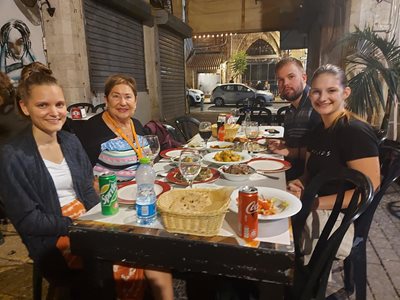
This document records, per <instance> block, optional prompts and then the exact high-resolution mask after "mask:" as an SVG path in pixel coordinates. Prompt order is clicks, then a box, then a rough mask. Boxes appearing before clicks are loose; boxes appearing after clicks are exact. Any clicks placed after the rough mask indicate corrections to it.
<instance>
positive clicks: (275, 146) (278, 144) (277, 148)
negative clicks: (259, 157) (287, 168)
mask: <svg viewBox="0 0 400 300" xmlns="http://www.w3.org/2000/svg"><path fill="white" fill-rule="evenodd" d="M268 149H269V150H270V151H271V152H273V153H275V154H280V155H283V156H288V155H289V149H288V148H286V145H285V142H284V141H282V140H275V139H271V140H268Z"/></svg>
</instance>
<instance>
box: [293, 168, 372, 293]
mask: <svg viewBox="0 0 400 300" xmlns="http://www.w3.org/2000/svg"><path fill="white" fill-rule="evenodd" d="M349 183H350V184H352V185H353V186H354V192H353V195H352V197H351V200H350V202H349V205H348V207H347V208H346V209H345V210H343V211H342V209H341V208H342V204H343V199H344V194H345V191H346V190H347V189H348V184H349ZM326 184H335V185H337V192H338V193H337V198H336V202H335V205H334V207H333V209H332V211H331V214H330V216H329V219H328V221H327V223H326V224H325V226H324V228H323V230H322V233H321V235H320V237H319V239H318V242H317V245H316V246H315V248H314V250H313V252H312V254H311V259H310V261H309V262H308V264H307V265H304V263H303V259H302V250H301V246H300V245H301V242H302V235H303V228H304V225H305V223H306V219H307V217H308V215H309V214H310V212H311V210H312V206H313V204H314V201H315V198H316V196H317V195H318V192H319V191H320V189H321V187H323V186H324V185H326ZM372 196H373V187H372V184H371V182H370V180H369V179H368V178H367V177H366V176H365V175H364V174H362V173H361V172H358V171H356V170H353V169H347V168H342V169H339V170H336V171H332V170H327V171H323V172H321V173H320V174H318V175H317V176H315V178H314V179H313V180H312V181H311V182H310V184H309V185H308V186H307V187H306V189H305V190H304V194H303V197H302V204H303V207H302V209H301V210H300V212H299V213H298V214H297V215H296V216H295V217H294V218H293V234H294V243H295V253H296V261H295V272H294V284H293V288H292V289H291V290H290V292H289V294H290V298H291V299H301V300H309V299H325V292H326V287H327V283H328V278H329V275H330V271H331V268H332V263H333V260H334V259H335V255H336V253H337V251H338V249H339V246H340V243H341V242H342V240H343V238H344V235H345V233H346V232H347V230H348V229H349V227H350V225H351V224H352V223H353V222H354V221H355V220H356V219H357V218H358V217H359V216H360V215H362V213H364V212H365V211H366V209H367V208H368V205H369V204H370V203H371V200H372ZM340 212H343V214H344V216H343V219H342V222H341V224H340V225H339V227H338V228H337V229H334V228H333V226H334V224H335V222H336V220H337V218H338V216H339V213H340Z"/></svg>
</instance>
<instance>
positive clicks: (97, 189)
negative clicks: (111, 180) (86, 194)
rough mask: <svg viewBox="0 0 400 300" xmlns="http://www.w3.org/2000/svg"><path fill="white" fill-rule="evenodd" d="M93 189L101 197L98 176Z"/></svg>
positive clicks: (95, 178)
mask: <svg viewBox="0 0 400 300" xmlns="http://www.w3.org/2000/svg"><path fill="white" fill-rule="evenodd" d="M93 188H94V190H95V191H96V193H97V195H100V186H99V178H98V177H97V176H95V177H94V179H93Z"/></svg>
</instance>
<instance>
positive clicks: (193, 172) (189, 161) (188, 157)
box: [179, 149, 202, 188]
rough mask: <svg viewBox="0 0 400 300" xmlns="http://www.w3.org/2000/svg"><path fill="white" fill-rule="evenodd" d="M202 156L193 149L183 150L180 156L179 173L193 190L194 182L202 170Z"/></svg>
mask: <svg viewBox="0 0 400 300" xmlns="http://www.w3.org/2000/svg"><path fill="white" fill-rule="evenodd" d="M201 161H202V156H201V155H200V153H199V151H197V150H193V149H185V150H182V152H181V155H180V156H179V171H180V172H181V174H182V176H183V177H184V178H185V179H186V181H187V182H188V183H189V187H190V188H192V185H193V181H194V179H195V178H196V176H197V175H199V173H200V170H201Z"/></svg>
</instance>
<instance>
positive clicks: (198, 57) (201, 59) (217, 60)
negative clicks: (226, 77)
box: [186, 52, 224, 72]
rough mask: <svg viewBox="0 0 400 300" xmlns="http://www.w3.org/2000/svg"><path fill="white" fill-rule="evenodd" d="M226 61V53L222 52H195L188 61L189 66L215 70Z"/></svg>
mask: <svg viewBox="0 0 400 300" xmlns="http://www.w3.org/2000/svg"><path fill="white" fill-rule="evenodd" d="M223 61H224V54H223V53H221V52H217V53H216V52H207V53H194V54H193V55H192V56H191V57H190V58H189V60H188V61H187V62H186V66H187V67H189V68H193V69H197V71H198V72H199V71H206V72H215V71H217V69H219V68H220V65H221V63H222V62H223Z"/></svg>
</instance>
